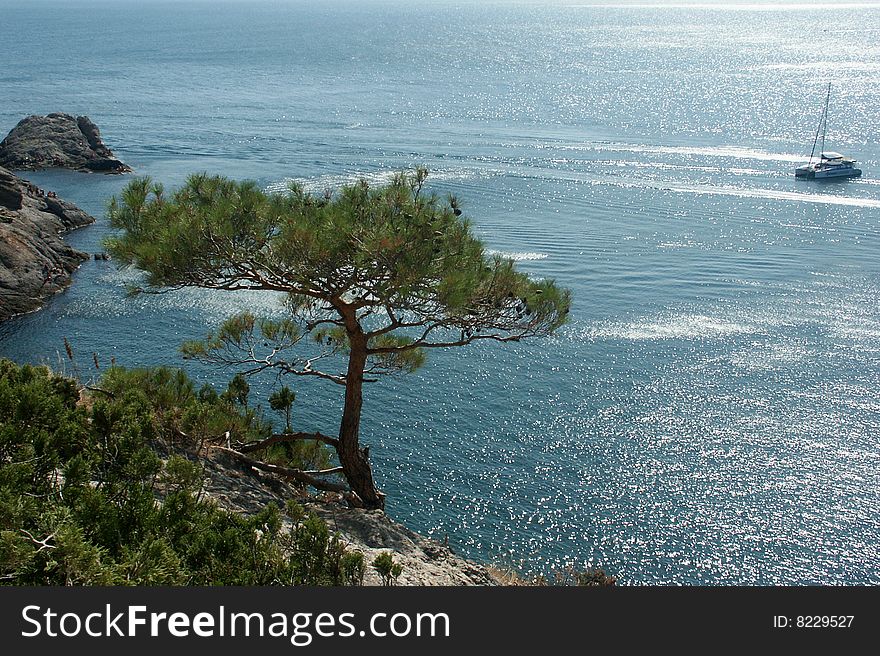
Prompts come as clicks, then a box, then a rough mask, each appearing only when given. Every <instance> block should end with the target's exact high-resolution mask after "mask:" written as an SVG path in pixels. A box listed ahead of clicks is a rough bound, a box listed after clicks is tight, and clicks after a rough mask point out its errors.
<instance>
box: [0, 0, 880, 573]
mask: <svg viewBox="0 0 880 656" xmlns="http://www.w3.org/2000/svg"><path fill="white" fill-rule="evenodd" d="M0 31H2V33H3V54H4V58H3V63H2V66H0V136H2V135H3V134H5V133H6V132H7V131H8V130H10V129H11V128H12V127H13V126H15V124H16V123H17V122H18V121H19V120H21V119H22V118H23V117H25V116H27V115H29V114H47V113H50V112H59V111H61V112H67V113H71V114H74V115H82V114H85V115H88V116H89V117H91V118H92V120H94V121H95V123H96V124H97V125H98V126H99V127H100V129H101V131H102V135H103V137H104V140H105V141H106V143H107V144H108V145H109V146H110V147H111V148H112V149H113V150H114V152H115V153H116V155H117V156H118V157H119V158H121V159H122V160H123V161H124V162H126V163H128V164H130V165H131V166H132V167H133V168H134V170H135V174H134V175H138V176H150V177H152V178H153V179H154V180H157V181H160V182H162V183H163V184H165V186H166V187H167V188H173V187H174V186H176V185H179V184H181V183H182V182H183V181H184V180H185V178H186V176H187V175H189V174H190V173H195V172H201V171H206V172H208V173H217V174H223V175H226V176H229V177H232V178H236V179H250V180H255V181H256V182H257V183H258V184H259V185H260V186H261V187H262V188H265V189H267V190H273V191H274V190H283V189H284V188H286V186H287V185H288V184H289V183H290V181H297V182H299V183H301V184H302V185H304V186H305V187H306V188H307V189H309V190H312V191H314V192H316V193H323V191H324V190H325V189H328V188H329V189H331V190H333V189H338V188H339V187H341V186H343V185H345V184H348V183H352V182H354V181H357V180H358V179H361V178H364V179H366V180H367V181H369V182H370V183H371V184H382V183H383V182H385V181H388V180H389V179H390V177H391V176H392V175H393V174H394V173H395V172H397V171H401V170H405V169H409V168H412V167H414V166H417V165H425V166H427V167H428V168H429V170H430V175H429V183H430V184H429V187H430V189H431V191H433V192H435V193H437V194H439V195H444V196H445V195H446V194H450V193H451V194H455V195H456V196H457V197H458V198H459V199H460V201H461V207H462V208H463V210H464V215H465V216H466V217H467V218H469V219H470V220H471V221H472V223H473V226H474V230H475V231H476V232H477V234H478V235H479V236H480V238H481V239H482V240H483V241H484V242H485V245H486V248H487V250H488V251H489V252H497V253H501V254H502V255H504V256H506V257H510V258H512V259H513V260H515V261H516V264H517V266H518V267H519V268H520V269H521V270H522V271H524V272H526V273H527V274H529V275H530V276H535V277H548V276H549V277H553V278H555V279H556V280H557V281H558V282H559V283H560V284H561V285H563V286H566V287H568V288H570V289H571V290H572V293H573V299H574V300H573V308H572V312H571V320H570V322H569V323H568V325H566V326H565V327H564V328H562V329H561V330H559V331H558V333H557V334H555V335H554V336H552V337H548V338H543V339H534V340H530V341H528V340H527V341H523V342H521V343H519V344H495V345H484V344H480V345H472V346H469V347H467V348H456V349H450V350H446V351H439V350H435V351H432V352H431V353H430V354H429V357H428V361H427V363H426V365H425V367H423V368H422V369H421V370H420V371H418V372H417V373H414V374H411V375H406V376H400V377H389V378H386V379H383V380H382V381H380V382H378V383H374V384H371V385H369V386H368V388H367V390H366V392H365V401H364V419H363V423H362V427H363V435H362V436H363V441H364V443H365V444H368V445H369V446H370V447H371V458H372V462H373V466H374V469H375V472H376V477H377V479H378V483H379V485H380V487H381V488H382V489H383V490H384V491H385V492H386V493H387V495H388V508H387V510H388V513H389V514H390V515H391V516H392V517H393V518H395V519H396V520H398V521H401V522H402V523H404V524H406V525H407V526H409V527H410V528H412V529H414V530H416V531H418V532H421V533H423V534H425V535H429V536H432V537H434V538H436V539H437V540H440V541H447V542H448V544H449V545H450V546H451V547H452V548H453V549H454V550H455V551H456V552H458V553H460V554H463V555H465V556H468V557H470V558H473V559H475V560H478V561H481V562H486V563H495V564H498V565H500V566H502V567H512V568H516V569H519V570H520V571H522V572H524V573H525V574H526V575H529V576H531V575H537V574H543V575H544V576H545V577H547V578H548V579H550V580H552V578H553V577H554V575H555V573H558V572H564V571H566V569H567V568H571V567H574V568H578V569H582V568H585V567H602V568H604V569H605V571H606V572H608V573H609V574H614V575H616V576H617V577H618V578H619V582H620V583H621V584H625V585H782V584H784V585H819V584H868V585H877V584H880V395H878V387H880V302H878V299H880V112H878V107H880V3H875V2H845V1H843V2H821V1H817V2H801V1H795V0H791V1H789V0H780V1H777V2H748V3H738V4H732V3H710V2H657V3H651V2H647V3H641V2H640V3H617V2H613V1H612V2H598V3H590V2H563V1H558V2H551V1H548V0H544V1H541V0H534V1H521V2H516V1H513V0H508V1H502V0H498V1H493V0H482V1H468V2H465V1H463V0H458V1H448V2H446V1H440V0H437V1H429V0H358V1H354V0H323V1H321V2H317V1H314V0H302V1H301V0H252V1H246V0H210V1H208V0H174V1H173V2H172V1H166V0H144V1H137V2H136V1H126V0H112V1H111V0H66V1H65V0H28V1H27V2H21V1H20V0H0ZM829 82H830V83H831V94H830V103H829V109H828V121H827V123H828V126H827V138H826V149H827V150H835V151H839V152H842V153H844V154H846V155H848V156H851V157H853V158H855V159H856V160H858V162H859V166H860V168H862V169H863V171H864V175H863V176H862V177H861V178H859V179H853V180H847V181H837V182H825V183H823V182H815V181H805V180H796V179H795V177H794V168H795V167H796V166H797V165H798V164H800V163H803V162H805V161H806V158H807V157H808V156H809V153H810V150H811V146H812V143H813V140H814V138H815V136H816V130H817V125H818V121H819V117H820V114H821V112H822V107H823V104H824V101H825V93H826V90H827V85H828V83H829ZM23 175H24V176H25V177H26V178H28V179H29V180H32V181H33V182H35V183H37V184H38V185H40V186H41V187H43V188H44V189H47V190H53V191H56V192H57V193H58V195H59V196H61V197H63V198H66V199H68V200H71V201H73V202H75V203H77V204H78V205H80V206H81V207H82V208H84V209H86V210H87V211H89V212H90V213H92V214H93V215H94V216H96V217H97V222H96V224H94V225H93V226H91V227H88V228H84V229H81V230H79V231H76V232H74V233H72V234H70V235H69V236H68V238H67V239H68V241H69V242H70V243H71V244H72V245H73V246H75V247H76V248H79V249H81V250H84V251H86V252H88V253H94V252H98V251H101V250H102V249H103V247H102V245H101V243H102V239H104V238H105V237H106V236H107V235H108V234H109V233H110V229H109V226H108V222H107V219H106V204H107V202H108V200H109V199H110V198H111V197H112V196H113V195H115V194H118V193H119V192H120V190H121V189H122V188H123V187H124V186H125V185H126V184H127V182H128V181H129V180H130V179H131V177H132V176H103V175H98V174H84V173H74V172H68V171H61V170H49V171H43V172H38V173H25V174H23ZM137 277H138V274H137V272H136V271H131V270H126V269H120V268H118V267H117V266H116V264H115V263H114V262H112V261H110V262H107V261H94V260H90V261H88V262H85V263H84V264H83V265H82V267H81V268H80V269H79V271H78V272H77V273H76V274H75V277H74V283H73V285H72V286H71V287H70V288H69V289H68V290H67V291H66V292H64V293H62V294H60V295H58V296H56V297H54V298H53V299H51V301H50V302H48V303H47V304H46V306H45V307H44V309H42V310H40V311H38V312H34V313H32V314H29V315H26V316H21V317H18V318H15V319H13V320H11V321H8V322H6V323H4V324H2V325H0V357H8V358H13V359H15V360H18V361H28V362H37V363H46V364H49V365H51V366H53V367H59V368H61V369H62V370H65V371H68V370H71V369H75V370H76V373H78V374H79V375H80V377H81V378H83V379H85V380H91V379H95V378H96V377H97V376H98V375H100V371H99V370H96V368H95V359H97V363H98V366H99V367H101V370H103V369H105V368H106V367H107V366H108V365H109V363H110V362H111V360H113V361H115V362H116V363H117V364H120V365H125V366H131V367H134V366H146V365H169V366H173V367H184V368H185V369H186V370H187V371H188V372H190V373H191V375H192V376H193V377H194V378H196V379H197V380H199V381H200V382H209V383H212V384H215V385H217V386H222V385H223V384H224V382H225V381H226V380H228V379H229V378H230V377H231V375H232V374H233V373H234V372H233V371H230V370H218V369H213V368H210V367H206V366H196V365H194V364H193V363H190V362H185V361H184V360H183V359H182V357H181V355H180V353H179V350H178V347H179V345H180V344H181V343H182V342H183V341H185V340H187V339H194V338H198V337H200V336H203V335H205V334H206V333H207V332H208V331H210V330H211V329H212V327H214V326H216V325H217V324H218V323H219V322H220V321H222V320H223V319H224V318H225V317H227V316H230V315H231V314H234V313H235V312H238V311H240V310H243V309H251V310H253V311H255V312H257V313H259V314H265V315H268V316H281V315H282V314H283V312H284V310H283V308H282V307H281V305H280V303H279V299H278V297H276V296H274V295H271V294H265V293H229V292H225V293H224V292H209V291H200V290H183V291H180V292H175V293H170V294H164V295H159V296H139V297H135V298H129V297H127V295H126V287H127V285H128V284H129V283H130V282H131V281H133V280H137ZM65 339H67V340H68V341H69V343H70V345H71V347H72V349H73V350H74V353H75V354H76V362H75V363H71V362H69V361H68V360H67V358H66V355H65V351H64V340H65ZM281 383H286V384H290V385H291V386H292V387H293V388H294V389H295V391H296V392H297V400H296V404H295V406H294V424H295V426H296V427H298V428H300V429H303V430H314V429H318V430H321V431H323V432H326V433H333V432H335V431H336V430H337V429H338V418H339V409H340V407H341V402H342V399H341V395H340V389H339V388H337V387H336V386H334V385H328V384H326V383H323V382H322V381H317V382H314V383H312V382H309V383H306V382H303V380H302V379H299V378H298V379H296V380H294V381H281ZM278 384H280V383H279V382H278V381H276V380H275V379H267V380H262V379H260V380H255V381H254V382H253V390H252V394H253V398H254V402H255V403H262V404H263V405H265V399H266V397H267V396H268V395H269V393H270V392H271V390H272V388H273V386H274V385H278ZM330 388H332V389H330ZM269 414H271V413H269ZM267 416H268V414H267ZM277 419H278V420H279V421H280V418H277Z"/></svg>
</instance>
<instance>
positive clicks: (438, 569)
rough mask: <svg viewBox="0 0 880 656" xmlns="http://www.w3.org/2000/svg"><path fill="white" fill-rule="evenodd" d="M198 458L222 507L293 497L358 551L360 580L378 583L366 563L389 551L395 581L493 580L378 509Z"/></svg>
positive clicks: (220, 460) (249, 507) (221, 459)
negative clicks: (396, 570)
mask: <svg viewBox="0 0 880 656" xmlns="http://www.w3.org/2000/svg"><path fill="white" fill-rule="evenodd" d="M201 463H202V465H203V466H204V468H205V474H206V487H205V492H206V493H207V495H208V496H210V497H211V498H213V499H215V500H216V501H217V503H218V504H220V506H221V507H223V508H225V509H227V510H232V511H235V512H241V513H255V512H258V511H260V510H262V509H263V508H264V507H265V506H266V505H267V504H269V503H274V504H275V505H277V506H279V507H280V508H284V504H285V501H286V500H287V499H296V500H297V501H299V502H300V503H301V504H302V505H303V506H304V507H305V508H306V509H307V510H309V511H312V512H314V513H315V514H317V515H318V516H319V517H321V518H322V519H323V520H324V521H326V522H327V524H328V526H329V527H330V530H331V531H333V532H335V533H338V534H339V535H340V537H341V538H342V540H343V541H344V542H345V544H346V546H347V547H348V548H349V549H352V550H355V551H360V552H361V553H363V554H364V561H365V562H366V563H367V573H366V577H365V579H364V584H365V585H379V584H380V579H379V575H378V574H377V573H376V571H375V570H374V569H373V568H372V567H370V564H371V563H372V562H373V560H374V559H375V557H376V556H377V555H379V554H380V553H383V552H391V554H392V556H393V558H394V562H395V563H400V564H401V565H403V572H402V573H401V575H400V577H399V579H398V580H397V584H398V585H407V586H410V585H413V586H422V585H425V586H427V585H439V586H450V585H455V586H458V585H497V581H496V580H495V579H493V578H492V577H491V576H490V574H489V571H488V570H487V568H486V567H484V566H483V565H480V564H478V563H475V562H472V561H469V560H466V559H464V558H462V557H461V556H459V555H457V554H456V553H454V552H453V551H452V549H450V548H449V547H448V546H447V545H444V544H441V543H439V542H436V541H435V540H431V539H429V538H426V537H424V536H422V535H419V534H418V533H415V532H413V531H411V530H409V529H408V528H406V527H405V526H403V525H402V524H398V523H397V522H395V521H393V520H392V519H390V518H389V517H388V516H387V515H386V514H385V513H384V512H382V511H381V510H361V509H358V508H350V507H348V505H347V504H345V503H344V502H342V500H341V499H334V498H332V497H333V495H327V496H326V497H325V498H323V499H320V498H316V497H310V496H306V495H305V494H304V493H303V492H302V491H301V490H298V489H297V488H295V487H292V486H291V485H290V484H288V483H287V482H286V481H284V480H282V479H280V478H278V477H276V476H275V475H273V474H266V473H264V472H260V471H257V470H255V469H251V468H249V467H246V466H243V465H242V464H241V463H239V462H237V461H235V460H234V459H232V458H230V457H228V456H226V455H224V454H222V453H220V452H215V453H214V454H213V455H211V456H210V457H208V458H204V459H201Z"/></svg>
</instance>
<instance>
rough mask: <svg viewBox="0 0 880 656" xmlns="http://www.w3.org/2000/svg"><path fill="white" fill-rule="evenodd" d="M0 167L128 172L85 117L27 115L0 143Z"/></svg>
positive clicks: (128, 169) (126, 167) (29, 169)
mask: <svg viewBox="0 0 880 656" xmlns="http://www.w3.org/2000/svg"><path fill="white" fill-rule="evenodd" d="M0 166H4V167H6V168H8V169H19V170H27V171H36V170H39V169H46V168H53V167H61V168H66V169H72V170H74V171H98V172H101V173H129V172H130V171H131V168H129V167H128V166H126V165H125V164H123V163H122V162H120V161H119V160H118V159H116V157H115V156H114V155H113V153H112V152H111V151H110V149H109V148H107V146H106V145H104V142H103V141H102V140H101V133H100V131H99V130H98V126H96V125H95V124H94V123H92V121H91V120H90V119H89V118H88V117H87V116H79V117H73V116H71V115H70V114H57V113H56V114H49V115H48V116H28V117H27V118H24V119H22V120H21V121H19V123H18V125H16V126H15V127H14V128H12V131H11V132H10V133H9V134H8V135H6V138H5V139H4V140H3V141H2V142H0Z"/></svg>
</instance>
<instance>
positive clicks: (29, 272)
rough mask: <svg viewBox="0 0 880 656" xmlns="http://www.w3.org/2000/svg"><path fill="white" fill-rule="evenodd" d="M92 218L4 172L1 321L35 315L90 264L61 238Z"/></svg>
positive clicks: (0, 190) (0, 183) (0, 182)
mask: <svg viewBox="0 0 880 656" xmlns="http://www.w3.org/2000/svg"><path fill="white" fill-rule="evenodd" d="M94 220H95V219H94V217H92V216H90V215H89V214H86V213H85V212H83V211H82V210H81V209H79V208H78V207H76V205H73V204H72V203H68V202H67V201H64V200H61V199H60V198H57V197H55V196H54V194H47V193H46V192H44V191H43V190H42V189H39V188H38V187H37V186H36V185H34V184H31V183H30V182H27V181H25V180H22V179H21V178H19V177H17V176H16V175H14V174H12V173H11V172H9V171H7V170H6V169H4V168H2V167H0V321H2V320H4V319H8V318H9V317H11V316H13V315H15V314H21V313H23V312H29V311H31V310H35V309H37V308H38V307H39V306H40V304H41V303H42V301H43V300H44V299H45V298H46V297H48V296H51V295H52V294H55V293H57V292H59V291H61V290H62V289H64V288H65V287H66V286H67V285H69V284H70V276H71V274H72V273H73V272H74V271H75V270H76V268H77V267H78V266H79V265H80V264H81V263H82V261H83V260H85V259H88V256H87V255H86V254H85V253H81V252H79V251H77V250H75V249H73V248H71V247H70V246H68V245H67V244H66V243H65V242H64V240H63V239H62V238H61V234H62V233H64V232H67V231H68V230H73V229H74V228H79V227H82V226H84V225H88V224H89V223H92V222H93V221H94Z"/></svg>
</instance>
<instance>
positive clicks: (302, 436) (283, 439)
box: [238, 433, 339, 453]
mask: <svg viewBox="0 0 880 656" xmlns="http://www.w3.org/2000/svg"><path fill="white" fill-rule="evenodd" d="M300 440H315V441H316V442H323V443H324V444H329V445H330V446H332V447H333V448H334V449H335V448H337V447H338V446H339V440H338V439H336V438H335V437H330V436H329V435H323V434H322V433H276V434H275V435H272V436H271V437H267V438H266V439H265V440H260V441H259V442H248V443H247V444H243V445H240V446H239V447H238V450H239V452H241V453H251V452H253V451H260V450H262V449H266V448H268V447H270V446H272V445H273V444H284V443H287V442H297V441H300Z"/></svg>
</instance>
